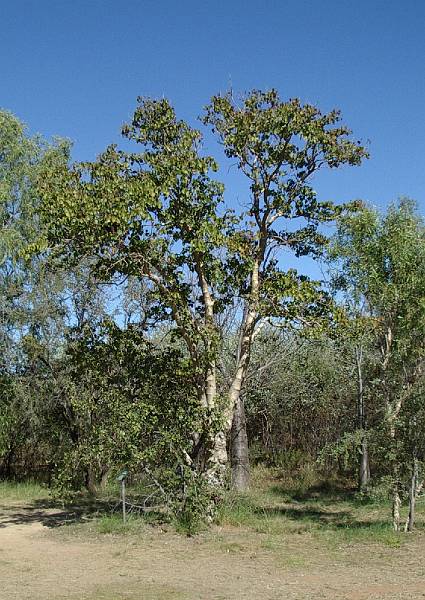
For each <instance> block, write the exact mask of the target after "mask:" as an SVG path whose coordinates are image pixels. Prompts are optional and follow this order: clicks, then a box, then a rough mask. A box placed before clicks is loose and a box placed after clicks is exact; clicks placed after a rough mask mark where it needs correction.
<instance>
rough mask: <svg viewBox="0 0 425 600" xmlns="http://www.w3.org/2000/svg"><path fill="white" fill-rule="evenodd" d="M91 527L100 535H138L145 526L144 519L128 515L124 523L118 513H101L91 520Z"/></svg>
mask: <svg viewBox="0 0 425 600" xmlns="http://www.w3.org/2000/svg"><path fill="white" fill-rule="evenodd" d="M93 528H94V530H95V531H96V532H97V533H99V534H101V535H105V534H106V535H128V534H130V535H138V534H139V533H141V532H142V531H143V530H144V529H145V528H146V521H145V520H144V519H142V518H141V517H135V516H132V515H129V516H128V517H127V520H126V522H125V523H124V522H123V520H122V517H121V516H119V515H114V514H112V515H103V516H102V517H100V518H99V519H95V520H94V521H93Z"/></svg>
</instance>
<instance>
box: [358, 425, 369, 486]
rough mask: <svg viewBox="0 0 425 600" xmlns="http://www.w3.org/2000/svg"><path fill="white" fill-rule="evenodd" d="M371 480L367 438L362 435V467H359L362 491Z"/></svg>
mask: <svg viewBox="0 0 425 600" xmlns="http://www.w3.org/2000/svg"><path fill="white" fill-rule="evenodd" d="M369 480H370V468H369V453H368V448H367V439H366V437H365V435H363V437H362V442H361V448H360V469H359V488H360V491H362V490H364V489H365V488H367V486H368V484H369Z"/></svg>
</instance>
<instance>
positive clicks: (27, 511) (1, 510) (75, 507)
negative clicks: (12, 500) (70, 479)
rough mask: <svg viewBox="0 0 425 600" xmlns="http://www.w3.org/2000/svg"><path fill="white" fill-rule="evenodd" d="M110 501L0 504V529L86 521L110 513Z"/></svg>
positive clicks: (53, 525) (43, 501) (50, 526)
mask: <svg viewBox="0 0 425 600" xmlns="http://www.w3.org/2000/svg"><path fill="white" fill-rule="evenodd" d="M111 509H112V506H111V504H110V502H106V501H100V500H85V499H84V500H81V501H79V502H78V504H74V503H70V504H63V503H58V502H55V501H52V500H47V499H46V500H33V501H32V502H30V503H28V504H25V505H21V506H16V505H15V506H12V507H11V506H6V505H2V506H0V529H4V528H5V527H9V526H11V525H31V524H33V523H40V524H41V525H43V526H44V527H49V528H54V527H61V526H63V525H71V524H74V523H82V522H87V521H89V520H91V519H93V518H94V517H98V516H99V515H102V514H110V512H111Z"/></svg>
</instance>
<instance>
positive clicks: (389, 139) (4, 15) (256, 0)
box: [0, 0, 425, 213]
mask: <svg viewBox="0 0 425 600" xmlns="http://www.w3.org/2000/svg"><path fill="white" fill-rule="evenodd" d="M424 32H425V2H422V1H421V0H405V1H404V2H401V1H400V2H396V1H394V0H357V1H354V0H309V1H307V0H291V2H289V1H286V0H227V1H226V0H214V1H211V0H26V1H24V0H13V1H12V0H1V2H0V64H1V71H0V91H1V94H0V107H2V108H7V109H9V110H11V111H12V112H14V113H15V114H16V115H18V116H19V117H20V118H21V119H22V120H24V121H25V122H26V123H27V124H28V126H29V127H30V130H31V131H32V132H40V133H42V134H43V135H45V136H52V135H56V134H57V135H60V136H65V137H69V138H71V139H72V140H74V142H75V146H74V156H75V158H77V159H92V158H94V157H95V155H97V154H98V153H99V152H100V151H101V150H102V149H103V148H104V147H105V146H106V145H107V144H108V143H110V142H111V141H115V140H116V139H117V133H118V131H119V128H120V125H121V124H122V123H123V122H124V121H125V120H126V119H128V118H129V117H130V115H131V113H132V110H133V108H134V106H135V100H136V97H137V96H138V95H152V96H156V97H158V96H162V95H165V96H166V97H168V98H170V99H171V100H172V102H173V103H174V104H175V106H176V108H177V111H178V113H179V114H180V115H181V116H182V117H183V118H186V119H189V120H193V119H194V118H195V117H196V116H197V115H199V114H200V112H201V107H202V106H203V105H205V104H206V102H207V101H208V98H209V97H210V96H211V95H212V94H213V93H217V92H219V91H224V90H226V89H227V88H228V87H229V85H230V84H231V85H232V87H233V89H234V90H235V91H241V92H243V91H246V90H249V89H251V88H253V87H255V88H269V87H276V88H278V90H279V91H280V93H281V94H282V96H283V97H294V96H299V97H300V98H301V99H302V100H304V101H309V102H313V103H317V104H318V105H319V106H320V107H321V108H322V109H323V110H328V109H330V108H332V107H334V106H337V107H339V108H341V109H342V112H343V116H344V120H345V121H346V122H347V123H348V124H349V125H350V126H351V127H352V129H353V130H354V132H355V135H356V137H358V138H360V139H363V140H370V152H371V155H372V158H371V160H370V161H368V162H367V164H365V165H364V166H362V167H360V168H352V169H346V170H344V171H342V172H334V171H333V172H331V173H330V174H329V175H323V176H321V177H320V178H319V179H318V181H317V186H316V187H317V189H318V191H319V192H320V194H321V197H322V198H329V199H333V200H342V201H343V200H347V199H351V198H363V199H365V200H367V201H369V202H371V203H373V204H375V205H378V206H384V205H386V204H387V203H388V202H390V201H391V200H393V199H395V198H397V196H399V195H409V196H411V197H413V198H415V199H416V200H417V201H418V202H419V204H420V206H421V211H422V212H423V213H424V212H425V34H424ZM230 183H232V182H231V181H230ZM240 193H242V191H241V190H238V189H237V185H236V189H232V186H231V185H230V189H229V194H233V195H238V194H240ZM229 200H230V201H231V199H230V198H229Z"/></svg>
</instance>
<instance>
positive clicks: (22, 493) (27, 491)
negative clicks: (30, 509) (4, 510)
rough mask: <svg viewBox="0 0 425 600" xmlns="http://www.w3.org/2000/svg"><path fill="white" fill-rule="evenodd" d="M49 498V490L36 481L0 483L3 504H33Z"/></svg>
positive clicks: (0, 495)
mask: <svg viewBox="0 0 425 600" xmlns="http://www.w3.org/2000/svg"><path fill="white" fill-rule="evenodd" d="M48 498H49V490H48V489H47V488H46V487H43V486H42V485H40V484H39V483H35V482H34V481H23V482H16V481H0V501H1V502H22V501H24V502H31V501H33V500H42V499H48Z"/></svg>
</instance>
